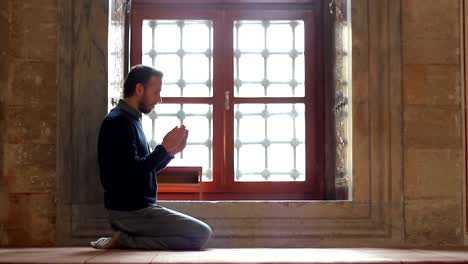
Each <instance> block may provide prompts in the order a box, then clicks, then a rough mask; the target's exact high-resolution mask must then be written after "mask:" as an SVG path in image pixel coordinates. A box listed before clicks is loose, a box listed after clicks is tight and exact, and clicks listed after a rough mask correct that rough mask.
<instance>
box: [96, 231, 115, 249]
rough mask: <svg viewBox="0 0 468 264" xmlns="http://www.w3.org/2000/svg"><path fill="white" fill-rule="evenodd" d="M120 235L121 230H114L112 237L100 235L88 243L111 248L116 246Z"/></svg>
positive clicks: (99, 247) (101, 247) (100, 247)
mask: <svg viewBox="0 0 468 264" xmlns="http://www.w3.org/2000/svg"><path fill="white" fill-rule="evenodd" d="M121 235H122V232H121V231H116V232H115V233H114V235H112V237H101V238H99V239H98V240H96V241H92V242H91V243H90V245H91V246H92V247H93V248H97V249H113V248H117V247H118V245H119V243H118V240H119V238H120V236H121Z"/></svg>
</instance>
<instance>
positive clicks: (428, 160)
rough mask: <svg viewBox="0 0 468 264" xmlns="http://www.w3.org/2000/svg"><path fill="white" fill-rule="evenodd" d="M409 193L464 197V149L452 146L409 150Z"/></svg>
mask: <svg viewBox="0 0 468 264" xmlns="http://www.w3.org/2000/svg"><path fill="white" fill-rule="evenodd" d="M404 164H405V170H404V184H405V188H404V189H405V197H406V198H408V199H417V198H435V197H439V198H457V199H459V198H460V197H461V192H462V185H461V184H462V177H463V164H464V162H463V152H462V151H461V150H452V149H415V148H409V149H407V150H406V152H405V159H404Z"/></svg>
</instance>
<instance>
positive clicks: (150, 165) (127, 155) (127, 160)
mask: <svg viewBox="0 0 468 264" xmlns="http://www.w3.org/2000/svg"><path fill="white" fill-rule="evenodd" d="M111 123H112V124H111V127H112V128H111V130H110V131H112V135H111V137H112V145H113V146H112V149H113V151H114V153H113V154H114V155H115V157H116V159H117V160H118V162H119V163H121V165H123V166H124V167H125V168H127V169H129V170H130V171H133V172H135V173H149V172H151V171H152V170H155V169H162V168H164V166H165V165H166V164H167V163H168V162H169V161H170V160H172V159H173V158H174V157H173V156H171V155H170V154H169V153H168V152H167V151H166V150H165V149H164V147H162V146H161V147H156V148H155V149H154V150H153V151H152V152H151V153H149V154H147V155H146V156H144V157H140V156H138V152H137V145H136V144H137V135H136V133H135V130H134V128H133V127H132V124H131V123H130V122H128V120H125V119H124V118H115V119H114V120H112V122H111Z"/></svg>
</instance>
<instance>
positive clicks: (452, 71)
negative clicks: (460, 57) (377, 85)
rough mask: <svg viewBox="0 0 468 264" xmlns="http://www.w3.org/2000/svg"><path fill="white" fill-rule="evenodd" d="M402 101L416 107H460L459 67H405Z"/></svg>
mask: <svg viewBox="0 0 468 264" xmlns="http://www.w3.org/2000/svg"><path fill="white" fill-rule="evenodd" d="M403 76H404V82H403V86H404V88H403V89H404V101H405V104H417V105H451V106H454V105H460V102H461V100H460V99H461V98H460V95H461V92H460V87H461V80H460V66H459V65H417V64H410V65H405V66H404V68H403Z"/></svg>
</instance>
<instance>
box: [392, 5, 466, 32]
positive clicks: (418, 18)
mask: <svg viewBox="0 0 468 264" xmlns="http://www.w3.org/2000/svg"><path fill="white" fill-rule="evenodd" d="M401 4H402V8H401V11H402V20H403V25H404V26H403V28H402V30H403V32H402V33H403V39H405V40H408V39H453V40H458V39H459V37H460V26H459V21H460V15H459V14H460V9H459V8H460V1H458V0H404V1H401Z"/></svg>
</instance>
